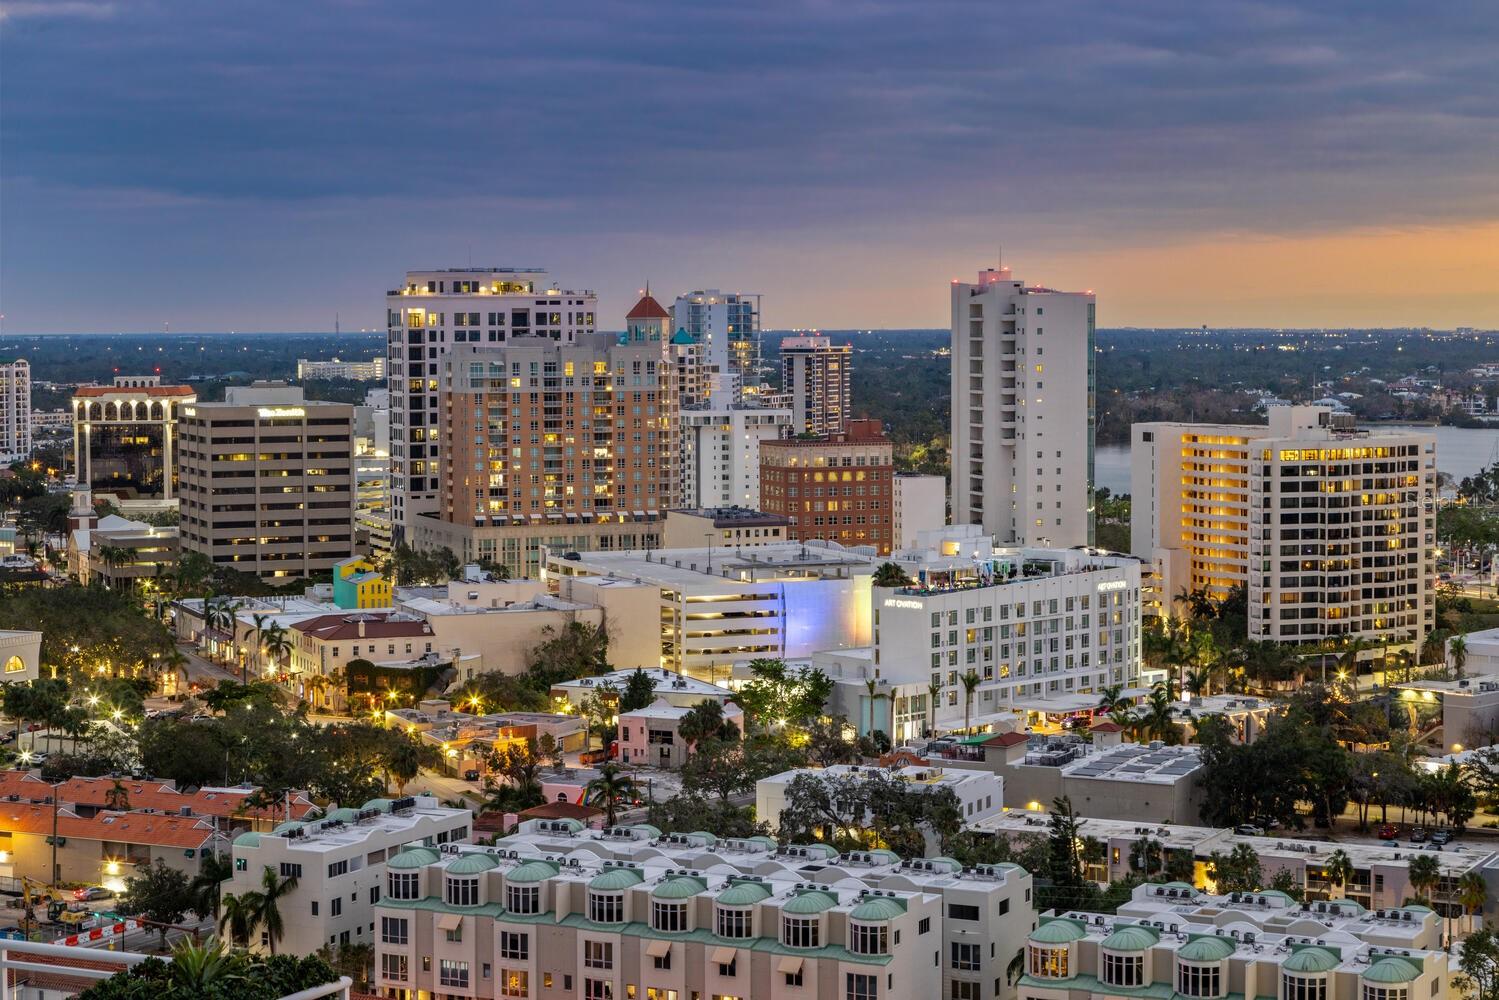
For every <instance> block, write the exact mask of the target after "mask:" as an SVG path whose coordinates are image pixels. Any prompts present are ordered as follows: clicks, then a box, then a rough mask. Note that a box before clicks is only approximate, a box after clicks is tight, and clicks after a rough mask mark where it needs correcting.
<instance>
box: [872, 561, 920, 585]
mask: <svg viewBox="0 0 1499 1000" xmlns="http://www.w3.org/2000/svg"><path fill="white" fill-rule="evenodd" d="M910 583H911V577H910V575H909V574H908V573H907V572H906V571H905V570H903V569H901V568H900V565H899V564H898V563H893V562H884V563H880V565H879V566H877V567H875V571H874V585H875V586H876V587H886V588H890V589H895V588H899V587H906V586H909V585H910Z"/></svg>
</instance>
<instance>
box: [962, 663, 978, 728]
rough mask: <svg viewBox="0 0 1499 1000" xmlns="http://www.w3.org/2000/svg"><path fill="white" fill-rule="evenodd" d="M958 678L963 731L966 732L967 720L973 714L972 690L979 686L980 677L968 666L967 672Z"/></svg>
mask: <svg viewBox="0 0 1499 1000" xmlns="http://www.w3.org/2000/svg"><path fill="white" fill-rule="evenodd" d="M959 680H961V681H962V682H963V732H965V733H966V732H968V731H969V725H968V720H969V719H970V718H971V717H972V714H973V691H974V688H976V687H978V686H979V681H980V680H981V678H980V677H979V675H978V674H977V673H976V672H975V671H974V670H973V668H972V667H970V668H969V669H968V673H966V674H964V675H963V676H962V677H960V678H959Z"/></svg>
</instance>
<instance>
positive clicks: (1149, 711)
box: [1137, 682, 1178, 743]
mask: <svg viewBox="0 0 1499 1000" xmlns="http://www.w3.org/2000/svg"><path fill="white" fill-rule="evenodd" d="M1174 713H1175V709H1173V708H1172V707H1171V696H1170V695H1168V694H1167V693H1166V688H1165V686H1164V685H1162V684H1161V683H1160V682H1157V683H1156V685H1155V686H1154V687H1153V688H1151V689H1150V698H1149V700H1147V701H1146V702H1145V715H1144V717H1142V718H1141V719H1140V720H1139V722H1138V723H1137V727H1138V729H1139V730H1140V732H1141V733H1142V734H1143V735H1145V736H1147V737H1149V738H1150V739H1153V740H1161V741H1163V742H1165V743H1174V742H1176V737H1177V735H1178V732H1177V728H1176V724H1175V723H1174V722H1173V721H1172V715H1173V714H1174Z"/></svg>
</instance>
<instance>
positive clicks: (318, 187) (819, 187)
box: [0, 0, 1499, 332]
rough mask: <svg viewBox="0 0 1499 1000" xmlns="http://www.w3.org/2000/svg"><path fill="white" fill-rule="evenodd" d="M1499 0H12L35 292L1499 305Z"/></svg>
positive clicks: (66, 323)
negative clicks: (518, 274) (445, 273)
mask: <svg viewBox="0 0 1499 1000" xmlns="http://www.w3.org/2000/svg"><path fill="white" fill-rule="evenodd" d="M1496 52H1499V8H1496V7H1495V5H1494V4H1493V2H1492V0H1442V2H1440V3H1429V2H1426V3H1415V2H1410V3H1397V2H1386V0H1296V2H1284V3H1281V2H1263V3H1224V2H1212V0H1208V2H1204V0H1181V2H1176V0H1128V2H1119V0H1038V2H1034V3H1028V2H1016V0H975V2H966V0H906V2H901V3H893V2H885V0H739V2H715V0H620V2H586V0H553V2H551V3H532V4H519V3H509V2H502V0H482V2H472V3H468V2H453V0H449V2H444V3H440V4H438V3H427V4H422V3H410V2H408V0H368V2H362V0H342V2H332V0H288V2H265V0H258V2H248V0H247V2H241V3H203V2H201V0H117V2H93V0H35V2H29V0H0V98H3V104H0V310H3V312H4V315H5V320H4V329H5V330H7V331H13V332H22V331H39V332H50V331H117V330H159V329H161V328H162V325H163V323H166V322H170V324H171V328H172V329H173V330H181V331H186V330H297V331H302V330H318V329H331V328H332V325H333V317H334V314H335V312H337V313H339V314H340V315H341V317H342V322H343V325H344V328H345V329H349V328H358V327H361V326H371V325H374V324H378V323H380V322H381V321H382V317H383V315H384V313H383V310H384V303H383V292H384V290H385V289H387V288H391V287H394V286H395V285H397V284H398V283H399V281H400V278H401V275H402V272H403V271H404V270H405V269H406V268H408V267H423V268H425V267H437V266H447V265H460V266H461V265H467V264H469V263H470V262H472V263H473V264H475V265H484V264H499V265H539V266H544V267H547V268H549V269H551V271H552V272H553V273H554V274H555V275H557V276H558V277H559V278H560V280H561V283H562V284H564V285H565V286H568V287H589V288H593V289H596V290H597V291H598V292H599V294H600V296H601V310H602V312H603V314H604V316H605V317H606V318H607V317H613V316H615V315H622V314H623V311H624V310H625V308H627V307H628V305H629V302H630V300H631V296H632V294H633V292H634V291H635V290H636V289H637V288H639V287H640V286H641V285H642V284H644V283H645V282H646V281H647V280H649V281H650V283H651V285H652V288H653V289H654V290H660V291H663V292H667V293H673V292H675V291H678V290H687V289H689V288H695V287H711V286H717V287H721V288H735V289H742V290H746V291H755V292H760V293H763V294H764V295H765V321H766V324H767V325H770V326H775V327H792V326H797V327H803V326H821V327H851V326H861V327H871V326H872V327H904V326H945V325H946V323H947V317H946V308H947V290H946V286H947V284H948V282H949V280H950V279H952V278H954V277H966V276H968V275H970V274H971V273H973V272H974V271H975V270H976V269H977V268H979V267H982V266H986V265H991V264H992V263H993V262H994V261H995V259H996V256H997V255H998V254H999V253H1000V249H1001V248H1003V254H1004V259H1005V262H1006V263H1007V264H1011V265H1012V266H1013V267H1014V269H1015V272H1016V274H1017V275H1018V276H1019V277H1021V278H1023V279H1025V280H1027V281H1036V282H1042V283H1046V284H1049V285H1052V286H1054V287H1063V288H1091V289H1094V290H1095V291H1096V292H1097V293H1098V295H1099V301H1100V307H1099V311H1100V315H1099V320H1100V323H1101V325H1105V326H1123V325H1157V324H1159V325H1185V324H1192V325H1196V324H1200V323H1207V324H1212V325H1270V326H1309V325H1376V326H1383V325H1408V324H1426V325H1433V326H1453V325H1474V326H1488V327H1499V59H1496V58H1495V53H1496Z"/></svg>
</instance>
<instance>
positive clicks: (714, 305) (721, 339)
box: [671, 288, 760, 403]
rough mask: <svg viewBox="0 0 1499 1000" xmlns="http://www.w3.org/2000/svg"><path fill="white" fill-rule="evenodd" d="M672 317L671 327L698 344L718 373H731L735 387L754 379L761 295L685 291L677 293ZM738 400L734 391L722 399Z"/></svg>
mask: <svg viewBox="0 0 1499 1000" xmlns="http://www.w3.org/2000/svg"><path fill="white" fill-rule="evenodd" d="M671 318H672V325H673V329H674V330H680V331H683V332H685V333H686V334H687V336H689V337H691V338H692V340H693V341H694V342H695V343H696V344H697V345H698V346H699V348H700V351H701V356H702V363H703V364H704V365H706V366H708V367H709V368H710V369H712V370H713V371H716V372H718V373H719V374H721V375H727V376H733V377H734V382H735V384H736V385H737V386H745V385H748V384H750V383H751V382H752V381H754V380H755V379H756V377H757V375H758V373H757V372H756V371H755V367H756V365H757V364H758V362H759V360H760V296H758V295H753V294H747V293H744V292H722V291H719V290H718V289H716V288H709V289H705V290H701V291H696V292H688V293H687V294H686V295H678V296H677V299H676V302H675V303H673V304H672V308H671ZM737 401H738V394H737V393H735V394H734V398H731V399H726V400H724V402H725V403H733V402H737Z"/></svg>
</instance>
